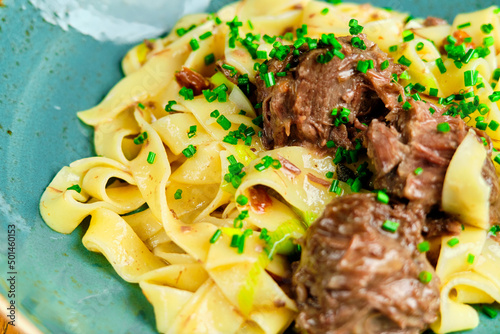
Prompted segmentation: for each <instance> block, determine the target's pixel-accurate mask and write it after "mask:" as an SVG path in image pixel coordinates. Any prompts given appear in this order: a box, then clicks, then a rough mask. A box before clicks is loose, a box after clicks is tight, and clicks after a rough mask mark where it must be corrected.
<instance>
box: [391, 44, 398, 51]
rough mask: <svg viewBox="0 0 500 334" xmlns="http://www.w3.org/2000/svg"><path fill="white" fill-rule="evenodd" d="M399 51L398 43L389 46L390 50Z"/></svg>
mask: <svg viewBox="0 0 500 334" xmlns="http://www.w3.org/2000/svg"><path fill="white" fill-rule="evenodd" d="M396 51H398V46H397V45H392V46H390V47H389V52H396Z"/></svg>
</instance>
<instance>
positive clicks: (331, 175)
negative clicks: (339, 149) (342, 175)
mask: <svg viewBox="0 0 500 334" xmlns="http://www.w3.org/2000/svg"><path fill="white" fill-rule="evenodd" d="M325 176H326V178H327V179H331V178H333V172H327V173H326V175H325Z"/></svg>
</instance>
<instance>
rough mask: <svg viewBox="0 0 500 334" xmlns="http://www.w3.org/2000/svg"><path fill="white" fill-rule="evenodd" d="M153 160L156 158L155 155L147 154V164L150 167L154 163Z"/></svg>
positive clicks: (152, 153) (153, 153)
mask: <svg viewBox="0 0 500 334" xmlns="http://www.w3.org/2000/svg"><path fill="white" fill-rule="evenodd" d="M155 158H156V153H155V152H149V153H148V158H147V162H148V164H150V165H152V164H153V163H154V162H155Z"/></svg>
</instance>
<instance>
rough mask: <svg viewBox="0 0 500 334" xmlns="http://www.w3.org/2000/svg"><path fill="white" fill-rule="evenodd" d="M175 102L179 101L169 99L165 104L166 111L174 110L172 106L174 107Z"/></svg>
mask: <svg viewBox="0 0 500 334" xmlns="http://www.w3.org/2000/svg"><path fill="white" fill-rule="evenodd" d="M174 104H177V102H176V101H174V100H171V101H168V103H167V105H166V106H165V111H168V112H172V111H174V110H173V109H172V107H173V105H174Z"/></svg>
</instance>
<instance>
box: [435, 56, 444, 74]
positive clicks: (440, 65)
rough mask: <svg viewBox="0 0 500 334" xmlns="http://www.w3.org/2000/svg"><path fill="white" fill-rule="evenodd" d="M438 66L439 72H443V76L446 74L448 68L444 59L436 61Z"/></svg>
mask: <svg viewBox="0 0 500 334" xmlns="http://www.w3.org/2000/svg"><path fill="white" fill-rule="evenodd" d="M436 65H437V67H438V69H439V72H441V74H443V73H446V66H444V63H443V59H441V58H438V59H436Z"/></svg>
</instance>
